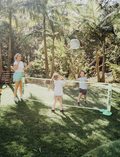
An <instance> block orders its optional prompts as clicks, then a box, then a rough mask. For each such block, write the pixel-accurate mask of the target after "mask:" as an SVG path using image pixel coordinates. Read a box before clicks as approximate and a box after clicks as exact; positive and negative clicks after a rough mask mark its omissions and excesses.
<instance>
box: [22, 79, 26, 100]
mask: <svg viewBox="0 0 120 157" xmlns="http://www.w3.org/2000/svg"><path fill="white" fill-rule="evenodd" d="M24 87H25V77H22V99H24Z"/></svg>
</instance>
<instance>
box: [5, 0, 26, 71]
mask: <svg viewBox="0 0 120 157" xmlns="http://www.w3.org/2000/svg"><path fill="white" fill-rule="evenodd" d="M22 4H23V2H22V1H20V0H5V1H3V8H2V10H3V14H2V17H4V19H6V20H7V19H8V23H9V50H8V68H7V70H8V71H9V72H10V66H11V42H12V21H13V20H15V21H16V20H17V17H16V16H15V13H16V12H17V11H18V9H20V6H22Z"/></svg>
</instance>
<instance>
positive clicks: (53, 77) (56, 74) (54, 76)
mask: <svg viewBox="0 0 120 157" xmlns="http://www.w3.org/2000/svg"><path fill="white" fill-rule="evenodd" d="M58 77H59V75H58V73H54V74H53V76H52V79H51V82H50V86H49V88H48V90H50V89H51V86H52V84H53V80H57V79H58Z"/></svg>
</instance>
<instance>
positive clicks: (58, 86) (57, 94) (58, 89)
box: [48, 73, 67, 112]
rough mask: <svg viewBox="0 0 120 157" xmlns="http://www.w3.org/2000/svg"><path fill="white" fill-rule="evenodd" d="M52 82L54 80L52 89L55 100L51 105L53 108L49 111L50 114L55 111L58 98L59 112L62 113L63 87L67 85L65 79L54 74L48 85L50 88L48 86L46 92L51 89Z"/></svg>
mask: <svg viewBox="0 0 120 157" xmlns="http://www.w3.org/2000/svg"><path fill="white" fill-rule="evenodd" d="M53 80H54V85H55V88H54V99H55V102H54V104H53V107H52V110H51V111H52V112H54V111H55V109H54V108H55V105H56V103H57V99H58V98H59V102H60V112H64V110H63V109H62V96H63V85H65V84H66V83H67V81H66V79H65V78H64V77H62V76H59V75H58V74H57V73H54V74H53V76H52V80H51V83H50V86H49V88H48V90H50V89H51V86H52V83H53ZM63 80H64V81H63Z"/></svg>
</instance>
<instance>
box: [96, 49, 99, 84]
mask: <svg viewBox="0 0 120 157" xmlns="http://www.w3.org/2000/svg"><path fill="white" fill-rule="evenodd" d="M99 61H100V60H99V59H98V52H97V49H96V70H97V81H98V82H100V69H99Z"/></svg>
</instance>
